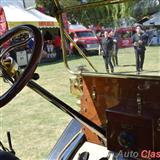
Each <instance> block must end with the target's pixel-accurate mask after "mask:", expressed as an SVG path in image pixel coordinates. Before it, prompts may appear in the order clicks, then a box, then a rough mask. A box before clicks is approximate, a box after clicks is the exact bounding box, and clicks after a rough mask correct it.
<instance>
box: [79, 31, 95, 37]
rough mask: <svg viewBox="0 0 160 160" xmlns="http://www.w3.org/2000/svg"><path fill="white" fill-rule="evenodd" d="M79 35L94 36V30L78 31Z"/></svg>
mask: <svg viewBox="0 0 160 160" xmlns="http://www.w3.org/2000/svg"><path fill="white" fill-rule="evenodd" d="M76 35H77V37H79V38H81V37H94V34H93V32H91V31H80V32H76Z"/></svg>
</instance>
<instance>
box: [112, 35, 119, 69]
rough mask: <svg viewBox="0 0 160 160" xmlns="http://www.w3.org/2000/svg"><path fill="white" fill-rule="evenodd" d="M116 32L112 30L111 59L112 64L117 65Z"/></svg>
mask: <svg viewBox="0 0 160 160" xmlns="http://www.w3.org/2000/svg"><path fill="white" fill-rule="evenodd" d="M118 39H119V38H118V34H117V33H116V32H114V36H113V54H112V61H113V64H114V66H118V49H119V47H118Z"/></svg>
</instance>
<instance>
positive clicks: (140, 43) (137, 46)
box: [132, 26, 146, 74]
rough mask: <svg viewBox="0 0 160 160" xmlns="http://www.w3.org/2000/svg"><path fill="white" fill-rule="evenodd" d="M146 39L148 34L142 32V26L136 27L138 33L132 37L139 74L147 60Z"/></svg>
mask: <svg viewBox="0 0 160 160" xmlns="http://www.w3.org/2000/svg"><path fill="white" fill-rule="evenodd" d="M145 37H146V34H145V32H144V31H143V30H142V28H141V26H137V27H136V33H135V34H134V35H133V37H132V41H133V47H134V51H135V58H136V70H137V73H138V74H139V73H140V72H141V71H143V64H144V58H145V50H146V47H145Z"/></svg>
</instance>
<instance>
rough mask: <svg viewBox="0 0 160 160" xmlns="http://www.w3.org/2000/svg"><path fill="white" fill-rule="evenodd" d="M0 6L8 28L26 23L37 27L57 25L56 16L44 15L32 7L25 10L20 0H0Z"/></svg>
mask: <svg viewBox="0 0 160 160" xmlns="http://www.w3.org/2000/svg"><path fill="white" fill-rule="evenodd" d="M0 6H1V7H3V9H4V13H5V16H6V21H7V23H8V27H9V28H12V27H15V26H17V25H20V24H26V23H27V24H32V25H35V26H37V27H39V28H47V27H49V28H53V27H58V22H57V20H56V18H54V17H51V16H48V15H45V14H43V13H41V12H40V11H38V10H36V9H34V8H32V9H28V10H26V9H25V8H24V6H23V4H22V1H15V0H14V1H9V0H8V1H7V0H0Z"/></svg>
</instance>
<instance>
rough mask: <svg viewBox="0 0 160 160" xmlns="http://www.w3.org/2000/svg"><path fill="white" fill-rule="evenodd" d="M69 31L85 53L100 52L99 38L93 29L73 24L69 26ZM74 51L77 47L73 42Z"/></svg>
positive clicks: (72, 48)
mask: <svg viewBox="0 0 160 160" xmlns="http://www.w3.org/2000/svg"><path fill="white" fill-rule="evenodd" d="M69 33H70V35H71V37H72V39H73V40H74V42H76V44H77V45H78V46H79V47H80V48H81V49H82V50H83V52H85V53H93V52H96V53H98V50H99V40H98V38H97V37H96V35H95V34H94V33H93V31H92V30H91V29H87V28H85V27H84V26H81V25H71V26H70V28H69ZM70 47H71V50H72V52H73V53H74V52H75V51H76V49H75V48H74V46H73V44H72V43H71V45H70Z"/></svg>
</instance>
